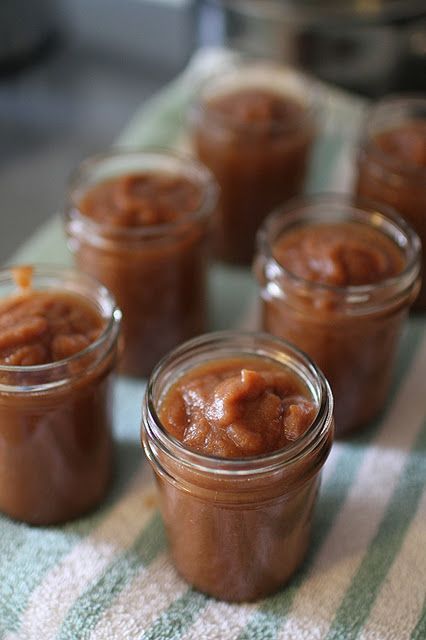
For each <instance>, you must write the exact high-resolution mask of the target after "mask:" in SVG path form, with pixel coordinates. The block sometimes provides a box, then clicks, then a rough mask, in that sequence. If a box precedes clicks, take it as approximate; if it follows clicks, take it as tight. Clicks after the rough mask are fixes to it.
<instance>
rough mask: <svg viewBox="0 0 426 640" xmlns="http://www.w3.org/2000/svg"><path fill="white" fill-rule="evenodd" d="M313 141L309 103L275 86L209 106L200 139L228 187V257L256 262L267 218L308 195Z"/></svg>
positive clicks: (223, 202) (221, 235)
mask: <svg viewBox="0 0 426 640" xmlns="http://www.w3.org/2000/svg"><path fill="white" fill-rule="evenodd" d="M313 139H314V127H313V123H312V122H311V119H310V116H309V115H308V113H307V108H306V107H305V106H304V105H303V104H302V102H299V101H298V100H297V99H295V98H293V97H291V96H289V95H282V94H281V93H278V92H275V91H273V90H270V89H266V88H249V89H236V90H235V91H231V92H228V93H226V94H220V95H217V96H214V97H211V98H209V99H206V100H205V101H204V102H203V103H202V104H201V107H200V110H199V115H197V116H196V117H194V123H193V142H194V147H195V150H196V153H197V155H198V157H199V158H200V160H201V161H202V162H203V163H204V164H205V165H206V166H207V167H209V168H210V169H211V171H212V172H213V174H214V175H215V176H216V178H217V181H218V183H219V186H220V188H221V194H220V203H219V204H220V207H219V221H218V228H217V245H218V255H219V256H220V257H221V258H223V259H224V260H226V261H227V262H233V263H239V264H248V263H250V261H251V259H252V257H253V251H254V241H255V234H256V231H257V229H258V228H259V226H260V224H261V222H262V221H263V219H264V218H265V217H266V215H267V214H268V213H270V211H271V210H272V209H274V208H275V207H276V206H278V205H279V204H281V203H282V202H284V201H286V200H288V199H289V198H291V197H293V196H295V195H297V194H298V193H300V192H301V190H302V188H303V183H304V179H305V174H306V169H307V163H308V159H309V152H310V149H311V146H312V142H313Z"/></svg>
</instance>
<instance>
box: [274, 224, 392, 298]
mask: <svg viewBox="0 0 426 640" xmlns="http://www.w3.org/2000/svg"><path fill="white" fill-rule="evenodd" d="M273 254H274V258H275V259H276V260H277V261H278V262H279V264H280V265H282V266H283V267H284V268H285V269H287V271H289V272H291V273H293V274H294V275H296V276H298V277H299V278H304V279H305V280H309V281H310V282H317V283H320V284H326V285H332V286H335V287H348V286H360V285H367V284H375V283H377V282H382V281H383V280H386V279H387V278H392V277H393V276H396V275H398V274H399V273H401V271H402V270H403V268H404V258H403V255H402V253H401V250H400V249H399V247H398V246H397V245H396V244H395V243H394V242H393V241H392V240H391V239H390V238H388V237H386V236H385V235H384V234H383V233H382V232H380V231H377V230H376V229H374V228H372V227H367V226H366V225H361V224H357V223H355V222H354V223H350V222H348V223H343V224H342V223H335V224H317V225H315V224H313V225H310V226H308V227H306V226H305V227H300V228H298V229H294V230H293V231H290V232H289V233H286V234H285V235H283V236H281V238H279V239H278V240H277V241H276V243H275V245H274V248H273Z"/></svg>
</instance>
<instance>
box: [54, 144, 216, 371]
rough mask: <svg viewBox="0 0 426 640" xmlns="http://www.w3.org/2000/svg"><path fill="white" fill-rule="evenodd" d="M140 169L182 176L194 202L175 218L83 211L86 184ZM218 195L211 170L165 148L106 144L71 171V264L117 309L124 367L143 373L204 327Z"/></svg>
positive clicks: (135, 173)
mask: <svg viewBox="0 0 426 640" xmlns="http://www.w3.org/2000/svg"><path fill="white" fill-rule="evenodd" d="M138 175H143V176H154V177H155V176H169V177H171V178H174V177H181V178H182V179H184V180H187V181H189V182H190V183H191V184H192V185H194V187H196V188H197V189H198V190H199V193H200V200H199V203H198V205H197V206H196V208H195V209H194V210H191V211H184V212H181V213H182V215H178V216H176V218H175V219H174V220H171V221H165V222H164V221H163V222H161V223H153V224H149V223H148V224H139V225H130V224H126V222H125V221H123V222H121V221H120V220H118V217H119V216H117V219H116V220H108V221H107V222H106V221H104V220H95V219H93V218H91V217H90V216H88V215H86V214H85V213H84V212H83V211H82V210H81V201H82V198H83V197H85V195H86V194H87V193H90V190H91V189H93V188H95V187H97V186H99V185H101V186H102V184H107V182H108V181H111V180H115V179H122V178H124V179H126V178H127V177H130V178H132V176H136V178H137V176H138ZM216 199H217V189H216V185H215V182H214V179H213V177H212V176H211V174H210V173H209V171H208V170H207V169H205V168H204V167H203V166H202V165H200V164H199V163H197V162H195V161H193V160H191V159H190V158H187V157H185V156H181V155H178V154H175V153H174V152H171V151H120V150H116V151H111V152H109V153H106V154H104V155H100V156H95V157H93V158H89V159H88V160H85V161H84V162H83V163H82V164H81V165H80V167H79V168H78V170H77V172H76V173H75V175H74V177H73V178H72V180H71V184H70V189H69V197H68V204H67V208H66V214H65V228H66V233H67V236H68V246H69V248H70V250H71V251H72V253H73V254H74V258H75V261H76V264H77V266H78V267H79V268H80V269H81V270H82V271H85V272H87V273H90V274H91V275H92V276H94V277H96V278H97V279H98V280H99V281H101V282H102V283H103V284H105V285H106V286H107V287H108V288H109V289H110V290H111V291H112V292H113V294H114V295H115V297H116V299H117V302H118V304H119V306H120V308H121V310H122V312H123V327H122V335H123V349H122V353H121V357H120V370H121V372H122V373H125V374H129V375H133V376H147V375H148V374H149V373H150V371H151V370H152V368H153V366H154V365H155V364H156V362H157V361H158V360H159V359H160V358H161V357H162V356H163V355H164V354H165V353H167V351H169V350H170V349H171V348H173V347H175V346H176V345H177V344H179V343H181V342H182V341H184V340H187V339H188V338H190V337H192V336H194V335H197V334H199V333H202V332H203V331H204V330H205V323H206V312H207V266H208V261H209V241H210V229H211V222H212V216H213V215H214V210H215V205H216ZM100 210H101V212H102V206H100ZM149 213H150V212H149V202H148V214H149Z"/></svg>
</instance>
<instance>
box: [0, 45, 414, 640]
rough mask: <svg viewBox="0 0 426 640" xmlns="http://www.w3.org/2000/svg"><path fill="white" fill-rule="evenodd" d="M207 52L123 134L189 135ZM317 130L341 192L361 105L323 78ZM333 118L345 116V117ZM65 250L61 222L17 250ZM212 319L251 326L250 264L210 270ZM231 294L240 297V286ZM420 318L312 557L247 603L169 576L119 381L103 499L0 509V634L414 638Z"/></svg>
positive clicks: (131, 393)
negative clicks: (86, 506) (63, 521)
mask: <svg viewBox="0 0 426 640" xmlns="http://www.w3.org/2000/svg"><path fill="white" fill-rule="evenodd" d="M233 57H234V56H233V54H231V53H229V52H224V51H203V52H201V53H199V54H197V56H196V57H195V60H193V62H192V63H191V64H190V66H189V69H188V70H187V71H186V72H185V73H184V74H183V76H182V77H180V78H178V79H177V80H176V81H175V82H174V83H173V85H171V86H170V87H168V88H167V89H166V90H165V91H164V92H162V94H160V95H159V96H158V97H156V98H154V100H153V101H151V102H150V103H149V104H147V105H146V106H144V107H143V109H142V110H141V111H140V112H139V113H138V114H137V115H136V116H135V118H134V120H133V122H132V123H131V124H130V126H129V127H128V128H127V129H126V131H125V132H124V134H123V135H122V136H121V138H120V140H119V142H120V143H122V144H126V145H129V144H133V145H141V144H149V145H150V144H154V143H155V144H160V145H165V144H167V145H171V144H179V145H180V144H185V142H184V141H183V135H182V132H183V125H182V123H183V121H184V120H183V112H184V110H185V107H186V105H187V104H188V101H189V100H190V99H191V96H192V95H193V92H194V87H196V86H197V84H198V83H199V81H200V80H202V79H203V78H205V77H206V75H207V74H208V73H210V72H211V70H212V69H217V68H218V67H223V68H226V67H227V65H229V64H232V61H233ZM322 96H323V105H324V110H323V111H324V135H323V136H322V138H321V140H320V144H319V145H318V149H317V151H316V157H315V159H314V164H313V171H312V175H311V176H310V182H309V184H310V189H312V190H314V189H315V190H317V189H320V188H330V187H331V188H334V189H335V188H343V187H344V188H347V187H348V185H349V183H350V173H351V172H350V152H351V148H352V147H353V141H354V136H355V135H356V127H357V124H358V123H359V117H360V115H361V113H362V108H363V105H362V103H361V102H359V101H358V100H356V99H353V98H351V97H348V96H346V95H345V94H341V93H340V92H337V91H334V90H333V91H329V90H328V89H327V88H326V87H322ZM343 125H345V126H343ZM47 259H48V260H51V261H52V262H56V263H58V262H66V261H69V257H68V254H67V253H66V249H65V245H64V239H63V236H62V231H61V225H60V222H59V221H58V219H53V220H52V221H49V222H48V223H47V225H45V226H44V227H43V228H42V229H40V231H39V232H38V233H37V234H36V235H35V236H34V237H33V238H31V239H30V240H29V241H28V242H27V243H26V244H25V245H24V246H23V247H22V248H21V250H20V251H19V252H18V253H17V254H16V256H15V259H14V261H16V262H18V261H22V260H24V261H26V262H29V261H43V262H46V260H47ZM211 290H212V310H211V318H210V320H211V325H212V327H213V328H223V327H225V326H232V325H234V326H235V325H236V324H238V323H241V319H242V317H243V316H244V318H245V320H244V321H245V322H246V323H247V322H250V317H248V316H247V314H249V316H250V309H251V300H252V298H253V295H254V287H253V284H252V282H251V279H250V275H249V274H248V273H247V272H245V271H243V270H238V269H226V268H225V267H216V268H215V269H214V270H213V271H212V274H211ZM236 292H238V295H236ZM425 381H426V321H425V320H423V319H422V318H415V319H413V320H411V321H410V325H409V327H408V329H407V331H406V332H405V334H404V336H403V340H402V343H401V349H400V352H399V357H398V363H397V368H396V375H395V377H394V380H393V386H392V391H391V394H390V396H389V400H388V404H387V407H386V410H385V412H384V415H383V416H382V417H381V419H380V421H377V422H376V423H375V424H373V425H371V427H370V428H369V429H368V430H366V431H364V432H363V433H362V434H360V435H359V436H357V437H355V438H352V439H351V440H348V441H345V442H338V443H336V444H335V446H334V447H333V451H332V454H331V456H330V458H329V460H328V462H327V464H326V466H325V469H324V476H323V484H322V490H321V495H320V499H319V503H318V507H317V509H316V513H315V522H314V534H313V539H312V545H311V548H310V552H309V556H308V558H307V560H306V562H305V563H304V565H303V567H302V569H301V571H299V572H298V574H297V575H296V577H295V579H294V580H293V581H292V582H291V584H290V585H289V586H288V587H286V588H284V589H283V590H281V591H280V592H279V593H278V594H276V595H275V596H273V597H271V598H268V599H266V600H263V601H261V602H258V603H256V604H250V605H230V604H225V603H220V602H217V601H215V600H212V599H210V598H208V597H206V596H204V595H202V594H200V593H198V592H196V591H194V590H192V589H191V588H189V587H188V585H187V584H186V583H185V582H184V581H182V580H181V579H180V578H179V577H178V575H177V574H176V573H175V571H174V569H173V566H172V564H171V562H170V558H169V555H168V551H167V544H166V540H165V537H164V531H163V527H162V524H161V519H160V516H159V513H158V510H157V497H156V493H155V490H154V488H153V485H152V480H151V475H150V471H149V468H148V464H147V462H146V461H144V459H143V455H142V451H141V448H140V444H139V424H140V404H141V398H142V393H143V384H142V383H141V382H137V381H134V380H126V379H124V378H122V379H120V380H119V382H118V385H117V389H116V415H115V417H116V419H115V428H116V439H117V452H118V455H117V467H116V473H115V478H114V485H113V489H112V492H111V495H110V496H109V498H108V500H107V502H106V503H105V504H103V505H102V507H101V508H100V509H99V510H98V511H96V512H95V513H93V514H91V515H90V516H89V517H86V518H83V519H81V520H78V521H76V522H73V523H70V524H68V525H66V526H62V527H49V528H35V527H28V526H25V525H23V524H19V523H16V522H12V521H10V520H8V519H7V518H4V517H0V638H1V639H2V640H3V639H7V640H80V639H81V640H83V639H84V640H89V639H90V640H98V639H99V640H100V639H102V640H113V639H114V640H148V639H149V640H172V639H173V640H177V639H178V638H179V639H181V640H190V639H191V640H231V639H232V640H275V639H282V640H287V639H301V640H314V639H327V640H352V639H355V638H362V639H364V640H405V639H407V640H408V639H409V638H411V639H412V640H425V639H426V604H425V595H426V491H425V489H424V485H425V480H426V400H425V397H426V396H425Z"/></svg>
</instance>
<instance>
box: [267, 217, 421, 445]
mask: <svg viewBox="0 0 426 640" xmlns="http://www.w3.org/2000/svg"><path fill="white" fill-rule="evenodd" d="M272 253H273V256H274V258H275V259H276V260H277V262H278V263H279V264H280V265H282V266H283V267H284V268H285V269H286V272H287V275H286V274H285V273H283V274H282V275H281V277H280V278H279V279H278V287H279V288H280V290H281V291H282V292H283V293H279V294H278V293H277V291H275V292H274V294H273V295H270V293H271V292H272V291H273V288H272V287H269V288H268V286H267V285H266V286H265V288H264V289H263V293H262V317H263V327H264V329H265V330H267V331H270V332H271V333H273V334H275V335H278V336H280V337H282V338H285V339H287V340H289V341H290V342H293V343H294V344H296V345H297V346H298V347H299V348H300V349H302V350H303V351H305V352H306V353H307V354H308V355H310V356H311V358H312V359H313V360H314V361H315V362H316V363H317V364H318V366H319V367H320V368H321V369H322V371H323V372H324V374H325V376H326V377H327V379H328V380H329V382H330V384H331V388H332V391H333V395H334V399H335V417H336V433H337V434H340V435H342V434H344V433H346V432H348V431H351V430H354V429H358V428H360V427H363V426H365V425H366V424H367V423H369V422H370V421H371V420H372V419H373V418H374V417H375V416H376V415H377V414H378V413H379V411H380V410H381V409H382V407H383V405H384V402H385V400H386V395H387V392H388V389H389V384H390V380H391V375H392V371H393V363H394V358H395V354H396V347H397V345H398V339H399V335H400V332H401V329H402V324H403V321H404V320H405V318H406V315H407V312H408V309H409V305H410V303H411V298H410V299H409V300H408V299H407V296H404V297H403V300H402V299H401V298H397V297H395V301H394V302H388V303H386V304H385V306H384V307H383V306H382V305H383V302H382V297H381V296H382V295H383V294H382V293H381V291H382V289H381V287H380V285H381V284H382V283H384V282H385V281H386V282H388V283H389V282H391V281H392V278H394V277H396V276H398V275H399V274H401V273H402V271H403V270H404V268H405V266H406V262H405V257H404V255H403V253H402V250H401V249H400V248H399V246H398V245H397V244H396V243H395V242H394V241H393V240H392V239H391V238H390V237H389V236H387V235H385V233H383V232H382V231H380V230H379V229H377V228H375V227H373V226H371V225H369V224H366V223H358V222H341V223H339V222H336V223H334V222H333V223H314V222H313V223H311V224H305V225H302V226H299V227H295V228H290V229H289V230H288V231H285V232H283V233H282V234H281V235H280V236H279V237H278V238H277V239H276V240H275V241H274V242H273V245H272ZM263 277H264V275H260V276H259V279H260V281H261V282H262V281H263V280H262V278H263ZM307 283H308V284H307ZM312 285H313V286H312ZM316 285H318V286H316ZM322 285H326V286H325V287H323V286H322ZM363 285H371V286H376V285H377V289H375V293H371V296H372V297H371V298H370V302H368V297H367V298H366V294H365V293H360V292H358V293H356V289H355V291H352V293H351V294H350V296H349V293H348V289H347V288H348V287H358V286H363ZM389 286H391V285H389ZM347 296H349V298H350V299H351V302H348V300H349V298H347ZM366 300H367V302H366ZM357 304H358V305H359V309H358V310H356V308H355V307H356V305H357ZM351 305H352V306H351ZM354 305H355V306H354ZM363 305H364V306H363ZM365 305H367V307H368V310H366V307H365Z"/></svg>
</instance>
